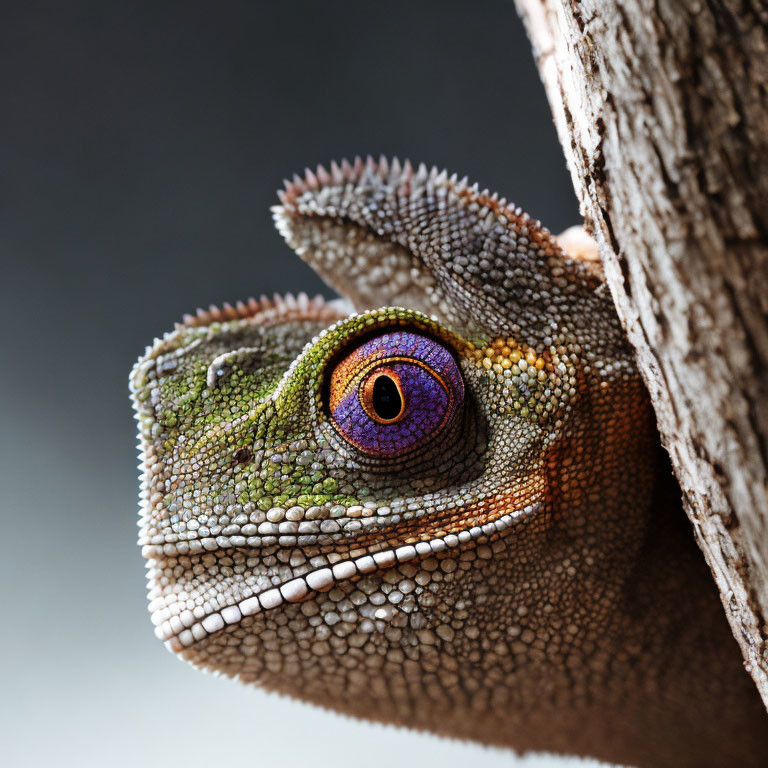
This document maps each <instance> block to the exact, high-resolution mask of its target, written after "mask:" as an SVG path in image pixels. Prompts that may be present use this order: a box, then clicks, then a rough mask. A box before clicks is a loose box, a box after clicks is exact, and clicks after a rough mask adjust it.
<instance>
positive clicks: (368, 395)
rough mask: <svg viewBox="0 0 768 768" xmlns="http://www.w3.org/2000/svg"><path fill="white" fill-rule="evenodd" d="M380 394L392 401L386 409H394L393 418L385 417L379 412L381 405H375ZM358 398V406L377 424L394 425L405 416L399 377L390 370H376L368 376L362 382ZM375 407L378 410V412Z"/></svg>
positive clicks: (403, 398) (403, 396) (403, 397)
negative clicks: (397, 400)
mask: <svg viewBox="0 0 768 768" xmlns="http://www.w3.org/2000/svg"><path fill="white" fill-rule="evenodd" d="M377 382H378V383H377ZM393 385H394V386H393ZM382 392H383V393H384V395H385V396H386V397H387V399H388V400H391V401H393V402H389V403H387V407H388V408H389V409H390V410H392V406H394V407H395V408H396V411H394V413H395V415H394V416H391V417H387V416H385V415H382V414H381V413H380V412H379V411H381V410H382V405H381V403H377V400H380V399H381V397H382ZM359 397H360V405H361V406H362V407H363V410H364V411H365V412H366V414H367V415H368V417H369V418H371V419H372V420H373V421H375V422H376V423H377V424H396V423H397V422H398V421H400V420H401V419H402V418H403V417H404V416H405V405H406V403H405V395H404V393H403V388H402V384H401V382H400V376H398V374H397V373H396V372H395V371H393V370H392V369H391V368H378V369H377V370H376V371H375V372H374V373H373V374H372V375H371V376H369V377H368V378H367V379H366V380H365V381H364V382H363V386H362V387H360V394H359ZM398 398H399V407H398V405H397V402H396V399H398ZM377 407H378V409H379V410H378V411H377Z"/></svg>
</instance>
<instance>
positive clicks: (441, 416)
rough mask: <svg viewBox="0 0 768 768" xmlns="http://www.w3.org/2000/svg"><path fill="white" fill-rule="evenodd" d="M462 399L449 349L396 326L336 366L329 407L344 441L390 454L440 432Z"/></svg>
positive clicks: (460, 383) (402, 451)
mask: <svg viewBox="0 0 768 768" xmlns="http://www.w3.org/2000/svg"><path fill="white" fill-rule="evenodd" d="M463 398H464V384H463V381H462V378H461V374H460V372H459V369H458V365H457V364H456V361H455V360H454V359H453V356H452V355H451V353H450V352H449V351H448V350H447V349H446V348H445V347H444V346H443V345H442V344H440V343H438V342H436V341H434V340H433V339H430V338H428V337H425V336H421V335H419V334H415V333H411V332H404V331H398V332H395V333H390V334H383V335H382V336H380V337H376V338H374V339H371V340H369V341H368V342H366V343H365V344H363V345H362V346H361V347H359V348H358V349H356V350H354V351H353V352H352V353H351V354H349V355H348V356H347V357H346V358H345V359H344V360H343V361H341V362H340V363H339V364H338V365H337V366H336V368H335V369H334V371H333V373H332V375H331V387H330V398H329V400H330V402H329V406H330V412H331V417H332V421H333V424H334V427H335V428H336V430H337V431H338V432H339V433H340V434H341V436H342V437H343V438H344V439H345V440H346V441H347V442H349V443H351V444H352V445H354V446H355V447H356V448H357V449H359V450H360V451H362V452H363V453H366V454H369V455H373V456H380V457H394V456H398V455H401V454H405V453H408V452H410V451H413V450H415V449H417V448H419V447H421V446H424V445H425V444H427V443H429V442H431V441H432V440H434V439H436V438H437V437H439V436H440V435H441V434H442V433H443V431H444V429H445V427H446V426H447V425H448V424H450V423H453V422H454V421H455V420H454V416H455V414H456V413H457V412H458V410H459V409H460V408H461V405H462V402H463Z"/></svg>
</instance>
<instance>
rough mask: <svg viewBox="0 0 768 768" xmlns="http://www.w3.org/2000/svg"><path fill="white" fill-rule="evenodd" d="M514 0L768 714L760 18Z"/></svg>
mask: <svg viewBox="0 0 768 768" xmlns="http://www.w3.org/2000/svg"><path fill="white" fill-rule="evenodd" d="M516 2H517V6H518V10H519V12H520V14H521V15H522V17H523V20H524V21H525V24H526V26H527V28H528V33H529V35H530V38H531V41H532V43H533V48H534V52H535V55H536V59H537V63H538V66H539V70H540V72H541V76H542V79H543V80H544V84H545V86H546V89H547V93H548V96H549V101H550V104H551V106H552V111H553V113H554V117H555V122H556V124H557V129H558V132H559V135H560V140H561V142H562V144H563V147H564V149H565V154H566V157H567V159H568V164H569V167H570V170H571V174H572V176H573V182H574V186H575V188H576V192H577V194H578V196H579V199H580V201H581V210H582V214H583V215H584V218H585V220H586V223H587V226H588V228H589V229H590V230H591V231H592V233H593V234H594V236H595V238H596V239H597V241H598V244H599V247H600V253H601V257H602V260H603V264H604V266H605V272H606V277H607V280H608V284H609V286H610V289H611V292H612V294H613V298H614V301H615V303H616V307H617V309H618V312H619V315H620V317H621V319H622V322H623V323H624V326H625V328H626V330H627V333H628V335H629V339H630V341H631V343H632V344H633V345H634V347H635V349H636V351H637V361H638V365H639V367H640V369H641V371H642V373H643V376H644V378H645V381H646V383H647V385H648V388H649V390H650V393H651V397H652V399H653V404H654V407H655V409H656V414H657V417H658V424H659V430H660V432H661V435H662V440H663V442H664V445H665V446H666V448H667V449H668V451H669V453H670V455H671V457H672V463H673V465H674V468H675V471H676V473H677V476H678V479H679V481H680V485H681V487H682V490H683V497H684V504H685V507H686V512H687V514H688V516H689V518H690V519H691V521H692V523H693V527H694V530H695V532H696V536H697V540H698V542H699V545H700V546H701V548H702V550H703V551H704V554H705V556H706V559H707V562H708V563H709V566H710V568H711V569H712V572H713V574H714V577H715V580H716V582H717V585H718V587H719V589H720V592H721V595H722V600H723V604H724V605H725V609H726V612H727V614H728V618H729V620H730V623H731V627H732V629H733V631H734V634H735V635H736V638H737V639H738V641H739V643H740V645H741V648H742V650H743V652H744V658H745V659H746V666H747V668H748V670H749V672H750V673H751V675H752V677H753V678H754V680H755V682H756V683H757V686H758V688H759V690H760V692H761V694H762V696H763V700H764V701H765V702H766V704H768V634H767V629H766V618H768V5H766V4H765V3H764V2H760V0H677V1H676V2H675V1H672V2H670V0H623V2H622V1H617V0H584V2H577V0H516ZM702 673H704V671H702Z"/></svg>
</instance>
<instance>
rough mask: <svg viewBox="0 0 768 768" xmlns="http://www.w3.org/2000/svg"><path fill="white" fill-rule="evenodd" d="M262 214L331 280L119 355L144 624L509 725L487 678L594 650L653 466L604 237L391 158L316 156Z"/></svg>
mask: <svg viewBox="0 0 768 768" xmlns="http://www.w3.org/2000/svg"><path fill="white" fill-rule="evenodd" d="M275 219H276V223H277V226H278V228H279V229H280V231H281V232H282V234H283V235H284V236H285V237H286V239H287V241H288V243H289V244H290V245H291V246H292V247H293V248H294V249H295V250H296V251H297V252H298V253H299V255H300V256H302V257H303V258H304V259H305V260H307V261H308V262H309V263H310V264H312V265H313V266H314V267H315V269H316V270H317V271H318V272H319V273H320V274H321V275H322V276H323V277H324V278H325V279H326V280H327V281H328V282H329V283H330V284H331V285H332V286H334V287H335V288H337V289H338V290H339V291H340V292H341V293H342V295H343V296H344V297H345V299H344V301H343V302H330V303H325V302H323V301H322V300H320V299H315V300H309V299H307V298H306V297H305V296H300V297H299V298H298V299H294V298H292V297H290V296H288V297H286V298H275V299H274V300H267V299H262V300H261V301H253V300H251V301H250V302H249V303H248V304H239V305H237V306H236V307H230V306H225V307H224V308H223V309H213V308H212V309H211V310H210V311H208V312H199V313H198V315H197V316H196V317H189V318H186V319H185V321H184V323H182V324H180V325H178V326H177V328H176V329H175V330H174V331H173V332H172V333H170V334H168V335H166V336H165V337H164V338H163V339H162V340H158V341H157V342H156V343H155V344H154V346H152V347H151V348H149V349H148V350H147V352H146V354H145V355H144V357H143V358H142V359H141V360H140V361H139V362H138V363H137V365H136V367H135V369H134V371H133V374H132V378H131V386H132V393H133V399H134V404H135V408H136V412H137V417H138V421H139V428H140V447H141V469H142V472H143V479H142V494H141V495H142V518H141V534H140V543H141V545H142V547H143V552H144V555H145V557H146V558H147V561H148V573H149V587H150V594H149V597H150V611H151V613H152V620H153V622H154V623H155V625H156V633H157V634H158V636H159V637H160V638H161V639H162V640H164V641H165V642H166V644H167V646H168V647H169V648H170V649H171V650H173V651H175V652H177V653H179V654H180V655H181V656H182V657H183V658H185V659H187V660H189V661H191V662H192V663H193V664H195V665H198V666H201V667H205V668H207V669H211V670H216V671H218V672H221V673H224V674H226V675H232V676H239V677H240V678H241V679H242V680H244V681H252V682H258V683H259V684H261V685H264V686H267V687H269V688H272V689H276V690H279V691H282V692H287V693H289V694H292V695H295V696H299V697H302V698H306V699H309V700H313V701H317V702H320V703H322V704H325V705H328V706H333V707H336V708H338V709H341V710H344V711H347V712H352V713H354V714H358V715H362V716H366V717H371V718H376V719H383V720H390V721H396V722H401V723H410V724H412V725H418V726H422V727H427V728H431V729H432V730H437V731H447V732H452V733H454V734H458V735H467V736H474V737H476V738H483V739H485V740H487V741H494V740H498V739H497V738H495V737H494V736H493V732H494V731H493V729H494V728H497V726H498V722H497V721H496V720H495V719H494V716H491V715H489V712H488V707H489V706H491V705H498V707H499V712H501V711H502V710H510V709H512V708H514V706H515V704H516V702H517V701H518V699H519V700H524V699H526V698H529V699H530V697H532V696H533V697H537V698H541V696H542V691H544V692H546V690H547V686H550V687H552V686H554V685H555V682H554V681H555V680H556V679H557V678H558V676H559V675H568V676H569V679H572V678H576V679H578V678H579V675H581V674H584V670H583V669H581V668H580V667H579V664H578V661H579V659H578V658H576V657H578V656H579V654H580V653H581V652H582V651H581V650H579V649H584V652H585V653H586V649H587V646H588V645H589V644H590V643H591V644H592V645H594V644H595V643H596V642H597V633H598V629H597V628H596V622H598V621H599V619H598V618H596V617H599V616H601V615H602V616H605V615H607V614H609V613H610V610H611V606H612V605H613V604H615V603H616V601H617V600H618V599H619V596H618V592H619V587H618V585H619V584H620V583H621V580H622V579H623V578H624V577H625V575H626V572H627V570H628V569H629V568H631V567H632V560H633V553H634V552H635V551H636V549H637V547H638V543H637V542H638V539H639V538H640V537H638V536H637V531H638V530H639V529H640V527H641V526H642V525H643V522H644V513H643V512H642V510H643V508H644V505H643V503H638V502H642V500H643V499H647V497H648V496H649V494H650V490H649V487H650V485H651V483H650V475H651V471H652V459H651V456H652V452H653V426H652V423H651V420H650V416H649V413H648V411H647V408H646V409H644V408H642V407H641V408H639V409H638V408H634V409H632V408H626V407H621V406H622V405H626V404H627V403H628V402H630V401H632V402H635V401H637V402H643V401H644V394H643V389H642V385H641V384H640V382H639V380H638V377H637V374H636V372H635V370H634V367H633V366H632V363H631V358H630V355H629V352H628V349H627V347H626V344H625V342H624V339H623V336H622V333H621V330H620V328H619V326H618V323H617V321H616V319H615V316H614V312H613V308H612V306H611V303H610V298H609V297H608V296H607V295H606V293H605V291H604V288H603V287H602V281H601V276H600V272H599V265H598V264H596V263H595V262H593V261H591V260H590V259H586V258H578V259H571V258H568V257H567V256H565V255H564V254H563V253H562V251H561V250H560V247H559V246H558V243H557V241H556V239H555V238H553V237H551V236H550V235H549V234H548V233H547V232H546V231H545V230H543V229H542V228H541V227H540V226H539V225H538V223H536V222H533V221H531V220H530V219H529V218H528V217H527V216H526V215H525V214H523V213H522V212H521V211H519V209H516V208H514V206H509V205H507V204H506V203H505V201H503V200H498V199H497V198H496V197H495V196H493V197H492V196H489V195H488V194H487V193H484V192H480V191H478V190H477V188H476V187H469V186H468V185H467V184H466V182H463V181H459V180H457V179H456V178H455V177H452V178H448V177H447V176H446V175H445V174H438V173H437V172H435V171H432V172H429V171H427V170H426V169H425V168H423V167H422V168H419V169H413V168H411V166H410V165H408V164H405V165H404V166H401V165H400V164H399V163H397V162H393V163H392V164H389V163H387V162H386V161H384V160H381V161H380V162H379V163H374V162H372V161H368V162H367V163H363V162H360V161H357V162H356V163H355V164H354V165H349V164H346V163H345V164H343V165H342V166H340V167H339V166H336V165H333V166H332V167H331V170H330V171H329V172H326V171H324V170H323V169H322V168H321V169H318V172H317V173H312V172H307V175H306V177H305V178H303V179H298V178H297V179H295V180H294V181H293V182H291V183H288V184H287V186H286V190H285V191H284V192H283V193H281V205H280V206H278V207H277V208H276V209H275ZM350 305H351V306H350ZM353 310H354V311H353ZM627 413H631V414H633V415H632V416H631V417H630V416H626V415H625V414H627ZM617 477H621V478H622V482H621V483H618V482H617V481H616V479H617ZM618 487H621V488H622V489H623V490H622V495H623V497H624V498H617V497H616V492H615V491H612V490H611V489H612V488H618ZM606 495H607V496H609V497H610V496H611V495H613V498H609V499H608V501H609V502H610V503H605V502H606ZM629 499H631V503H630V502H629V501H628V500H629ZM598 501H599V503H598ZM645 506H647V505H645ZM601 631H602V630H601ZM577 636H578V637H579V642H578V643H577V642H575V640H574V638H576V637H577ZM593 650H594V648H593ZM595 658H597V659H598V660H599V658H600V656H599V654H598V655H597V657H595V656H594V654H593V655H592V656H591V659H592V661H591V662H590V663H591V664H594V663H595V662H594V659H595ZM593 672H594V670H593ZM500 680H501V681H504V682H505V683H506V684H505V685H498V684H497V683H498V681H500ZM571 687H572V686H571ZM577 687H578V686H577ZM553 690H554V689H553ZM417 691H418V694H417ZM425 698H426V700H428V701H429V702H430V703H431V706H430V707H429V708H426V707H425V706H424V701H425Z"/></svg>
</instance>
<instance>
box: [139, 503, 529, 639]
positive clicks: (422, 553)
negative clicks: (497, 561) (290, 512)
mask: <svg viewBox="0 0 768 768" xmlns="http://www.w3.org/2000/svg"><path fill="white" fill-rule="evenodd" d="M540 508H541V502H536V503H535V504H531V505H529V506H527V507H524V508H523V509H521V510H518V511H514V512H508V513H506V514H504V515H501V516H500V517H499V518H497V519H496V520H493V521H491V522H488V523H485V524H483V525H476V526H473V527H472V528H468V529H465V530H463V531H460V532H459V533H449V534H447V535H445V536H442V537H439V538H435V539H432V540H431V541H420V542H418V543H417V544H405V545H403V546H400V547H396V548H395V549H386V550H382V551H380V552H376V553H375V554H372V555H362V556H361V557H357V558H354V559H351V560H342V561H340V562H338V563H336V564H335V565H332V566H331V565H329V566H325V567H322V568H318V569H316V570H314V571H310V572H308V573H306V574H303V575H301V576H297V577H295V578H293V579H290V580H288V581H286V582H284V583H283V584H281V585H279V586H276V587H271V588H270V589H267V590H264V591H262V592H259V593H258V594H256V595H250V596H249V597H246V598H244V599H242V600H240V601H238V602H237V603H235V604H233V605H228V606H226V607H225V608H222V609H221V610H220V611H215V612H212V613H209V614H207V615H206V616H203V617H197V616H195V615H194V614H193V612H192V611H190V610H185V611H180V612H178V613H176V614H173V613H172V608H171V606H169V605H167V604H166V601H165V599H164V598H162V597H161V598H157V599H156V600H153V601H152V602H151V603H150V605H149V609H150V611H151V612H152V623H153V624H155V625H156V626H155V635H156V636H157V637H158V638H159V639H160V640H163V641H164V643H165V645H166V647H167V648H168V649H169V650H171V651H174V652H178V651H181V650H183V649H184V648H188V647H189V646H191V645H194V644H195V643H196V642H199V641H200V640H204V639H205V638H206V637H208V636H209V635H212V634H214V633H215V632H219V631H220V630H222V629H224V628H225V627H227V626H229V625H231V624H238V623H239V622H240V621H241V619H242V618H243V617H244V616H254V615H255V614H257V613H260V612H262V611H269V610H273V609H275V608H278V607H279V606H281V605H283V604H284V603H299V602H301V601H302V600H304V599H306V598H307V597H309V596H310V595H311V594H312V593H317V592H326V591H328V590H329V589H331V588H333V587H334V586H335V585H336V584H338V583H340V582H343V581H347V580H348V579H351V578H353V577H355V576H358V575H361V576H362V575H365V574H368V573H373V572H374V571H377V570H383V569H385V568H390V567H392V566H394V565H397V564H399V563H407V562H410V561H412V560H420V559H422V558H425V557H429V556H431V555H437V554H439V553H441V552H445V551H448V550H451V549H456V548H457V547H460V546H461V545H462V544H466V543H468V542H470V541H481V540H483V539H486V538H490V537H491V536H493V535H495V534H500V533H503V532H504V531H506V530H508V529H509V528H511V527H512V526H513V525H514V523H515V522H517V521H518V520H520V519H521V518H525V517H528V516H529V515H532V514H535V513H537V512H538V511H539V510H540Z"/></svg>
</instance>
